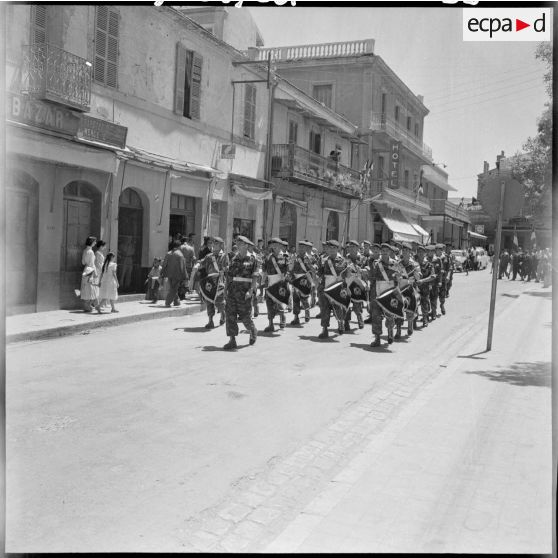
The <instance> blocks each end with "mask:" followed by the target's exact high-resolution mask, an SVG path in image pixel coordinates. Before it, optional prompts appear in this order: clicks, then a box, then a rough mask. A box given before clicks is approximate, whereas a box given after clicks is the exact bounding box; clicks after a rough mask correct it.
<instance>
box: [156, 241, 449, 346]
mask: <svg viewBox="0 0 558 558" xmlns="http://www.w3.org/2000/svg"><path fill="white" fill-rule="evenodd" d="M191 241H192V238H187V237H182V238H177V239H174V240H173V241H172V242H171V243H170V245H169V252H168V253H167V254H166V256H165V257H164V259H163V260H162V261H161V260H160V259H159V258H156V259H155V260H154V262H153V266H152V269H151V270H150V272H149V275H148V278H147V294H146V299H148V300H151V301H152V302H156V301H157V300H158V299H160V298H161V296H162V294H161V291H163V294H164V300H165V305H166V306H167V307H170V306H171V305H175V306H179V305H180V299H181V289H182V290H183V291H186V292H187V291H188V289H190V290H195V291H198V292H199V294H200V296H201V297H202V300H203V301H204V302H205V304H206V310H207V315H208V322H207V324H206V326H205V327H206V328H207V329H213V328H215V327H216V324H215V316H216V314H219V325H223V324H225V325H226V328H225V329H226V334H227V336H228V337H229V341H228V343H226V344H225V346H224V349H226V350H230V349H234V348H236V347H237V343H236V337H237V336H238V322H242V323H243V324H244V326H245V327H246V329H247V330H248V332H249V334H250V344H251V345H253V344H254V343H255V342H256V339H257V329H256V327H255V325H254V322H253V320H252V316H254V317H257V316H258V315H259V304H261V303H263V302H265V304H266V309H267V319H268V325H267V326H266V327H265V329H264V332H266V333H271V332H273V331H275V328H276V325H277V326H278V327H279V328H280V329H284V328H285V327H286V314H287V313H289V312H292V314H293V319H292V321H291V322H290V325H292V326H302V325H303V323H307V322H308V321H309V320H310V309H311V308H312V307H314V306H316V304H317V305H318V306H319V310H320V311H319V314H318V316H317V317H318V318H319V319H320V321H321V326H322V330H321V332H320V334H319V335H318V337H319V338H320V339H327V338H328V337H329V335H330V324H331V320H332V318H333V319H334V320H335V322H336V326H337V327H336V329H337V332H338V334H340V335H342V334H343V333H345V332H346V331H348V330H350V328H351V318H352V315H353V313H354V315H355V318H356V322H357V325H358V328H359V329H362V328H364V324H365V323H369V324H371V325H372V335H373V339H372V343H371V346H372V347H379V346H380V345H381V335H382V332H383V329H382V328H383V325H384V322H385V328H386V331H387V343H388V344H391V343H393V341H394V340H395V339H399V338H401V336H402V335H403V333H402V330H403V328H404V326H405V324H406V331H405V334H406V335H407V336H410V335H412V334H413V331H414V330H415V328H417V327H421V328H425V327H427V326H428V324H429V322H431V321H433V320H435V319H437V318H439V317H441V316H442V315H444V314H445V313H446V309H445V300H446V298H447V297H448V296H449V292H450V289H451V285H452V277H453V261H454V259H453V256H452V254H451V246H450V245H444V244H436V245H428V246H418V245H415V246H413V245H412V244H410V243H405V242H402V243H398V242H391V243H382V244H377V243H371V242H369V241H367V240H364V241H363V242H361V243H359V242H358V241H356V240H349V241H348V242H347V243H346V245H345V246H341V245H340V244H339V242H338V241H337V240H329V241H327V242H325V243H324V244H323V249H322V251H321V252H319V251H318V250H317V248H316V247H314V246H313V244H312V243H311V242H309V241H308V240H301V241H299V242H298V246H297V248H296V250H292V249H291V250H289V247H288V244H287V243H286V242H285V241H283V240H282V239H280V238H272V239H270V240H269V241H268V243H267V247H266V248H265V249H264V246H263V240H259V241H258V242H257V244H256V245H254V243H253V242H252V241H251V240H249V239H248V238H247V237H245V236H242V235H238V236H237V237H236V238H235V242H234V244H233V247H232V249H231V251H230V252H227V251H226V250H225V246H224V241H223V239H222V238H220V237H218V236H214V237H207V238H205V239H204V246H203V249H202V250H203V251H202V250H200V253H199V255H198V258H197V260H196V258H195V256H194V257H193V258H192V257H191V253H192V242H191ZM438 308H439V310H440V313H438ZM364 310H367V311H368V313H369V315H368V317H367V318H366V319H365V317H364ZM276 319H278V324H276Z"/></svg>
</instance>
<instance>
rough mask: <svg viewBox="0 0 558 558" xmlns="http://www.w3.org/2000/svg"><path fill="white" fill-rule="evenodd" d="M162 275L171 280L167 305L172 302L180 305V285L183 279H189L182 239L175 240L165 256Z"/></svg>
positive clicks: (166, 299) (166, 300)
mask: <svg viewBox="0 0 558 558" xmlns="http://www.w3.org/2000/svg"><path fill="white" fill-rule="evenodd" d="M161 277H166V278H167V279H168V282H169V291H168V293H167V296H166V298H165V306H166V307H167V308H169V307H170V305H171V303H174V305H175V306H180V298H179V297H178V287H179V286H180V283H181V282H183V281H187V279H188V273H187V272H186V262H185V259H184V255H183V254H182V251H181V246H180V241H179V240H174V241H173V242H172V245H171V251H170V252H169V253H168V254H167V255H166V256H165V259H164V261H163V266H162V269H161Z"/></svg>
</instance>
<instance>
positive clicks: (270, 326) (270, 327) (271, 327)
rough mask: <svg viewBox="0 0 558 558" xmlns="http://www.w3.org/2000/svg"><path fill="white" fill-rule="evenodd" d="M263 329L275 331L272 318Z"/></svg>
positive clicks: (269, 331) (266, 331)
mask: <svg viewBox="0 0 558 558" xmlns="http://www.w3.org/2000/svg"><path fill="white" fill-rule="evenodd" d="M264 331H265V333H273V332H274V331H275V327H274V325H273V320H269V325H268V326H267V327H266V328H265V329H264Z"/></svg>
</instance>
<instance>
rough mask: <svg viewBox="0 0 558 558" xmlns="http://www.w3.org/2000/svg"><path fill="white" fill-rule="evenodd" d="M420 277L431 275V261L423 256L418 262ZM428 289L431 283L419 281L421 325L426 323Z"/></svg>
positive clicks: (428, 300)
mask: <svg viewBox="0 0 558 558" xmlns="http://www.w3.org/2000/svg"><path fill="white" fill-rule="evenodd" d="M419 268H420V276H421V279H426V278H428V277H430V276H431V275H432V263H431V262H430V260H429V259H428V258H427V257H426V256H425V257H424V259H423V260H422V262H420V263H419ZM430 290H431V283H430V282H427V283H421V284H420V285H419V293H420V311H421V314H422V322H423V325H426V324H427V323H428V316H429V314H430Z"/></svg>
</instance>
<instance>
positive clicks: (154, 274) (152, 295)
mask: <svg viewBox="0 0 558 558" xmlns="http://www.w3.org/2000/svg"><path fill="white" fill-rule="evenodd" d="M161 269H162V267H161V258H153V266H152V267H151V270H150V271H149V273H148V274H147V281H146V283H147V293H146V294H145V300H150V301H151V302H152V304H157V300H158V299H159V287H160V279H159V277H160V276H161Z"/></svg>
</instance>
